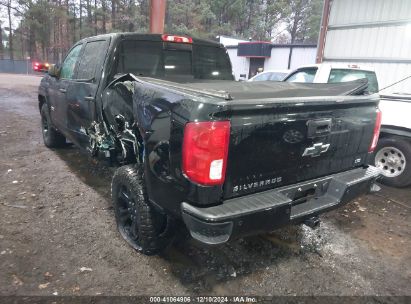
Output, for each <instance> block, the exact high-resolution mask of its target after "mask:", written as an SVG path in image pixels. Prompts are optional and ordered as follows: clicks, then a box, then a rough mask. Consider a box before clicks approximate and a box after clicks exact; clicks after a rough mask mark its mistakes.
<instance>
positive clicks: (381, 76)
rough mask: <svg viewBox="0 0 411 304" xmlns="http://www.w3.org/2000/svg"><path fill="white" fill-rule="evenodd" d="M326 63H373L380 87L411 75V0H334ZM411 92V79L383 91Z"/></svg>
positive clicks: (326, 47) (326, 43) (368, 64)
mask: <svg viewBox="0 0 411 304" xmlns="http://www.w3.org/2000/svg"><path fill="white" fill-rule="evenodd" d="M323 61H325V62H347V63H350V64H358V65H366V66H371V67H373V68H374V69H375V71H376V73H377V78H378V82H379V86H380V88H383V87H386V86H388V85H390V84H392V83H394V82H396V81H398V80H400V79H402V78H404V77H406V76H408V75H411V0H333V1H331V10H330V16H329V26H328V31H327V35H326V40H325V47H324V58H323ZM396 92H401V93H410V94H411V79H408V80H406V81H404V82H402V83H400V84H397V85H395V86H393V87H391V88H388V89H386V90H383V91H382V92H381V94H392V93H396Z"/></svg>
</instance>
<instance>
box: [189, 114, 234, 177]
mask: <svg viewBox="0 0 411 304" xmlns="http://www.w3.org/2000/svg"><path fill="white" fill-rule="evenodd" d="M229 140H230V122H229V121H214V122H210V121H208V122H189V123H187V124H186V126H185V129H184V140H183V163H182V165H183V172H184V174H185V175H186V176H187V177H188V178H189V179H190V180H191V181H193V182H195V183H198V184H201V185H222V184H223V183H224V178H225V170H226V167H227V154H228V143H229Z"/></svg>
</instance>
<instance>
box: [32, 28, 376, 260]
mask: <svg viewBox="0 0 411 304" xmlns="http://www.w3.org/2000/svg"><path fill="white" fill-rule="evenodd" d="M366 92H367V83H366V82H364V81H356V82H351V83H336V84H296V83H284V82H278V83H275V82H235V81H234V80H233V76H232V69H231V64H230V60H229V57H228V55H227V52H226V50H225V49H224V47H222V46H221V45H220V44H218V43H215V42H211V41H207V40H201V39H195V38H191V37H187V36H176V35H154V34H150V35H149V34H135V33H117V34H109V35H101V36H96V37H91V38H87V39H83V40H81V41H79V42H78V43H77V44H75V45H74V46H73V47H72V48H71V50H70V51H69V53H68V55H67V57H66V58H65V59H64V62H63V63H62V64H61V65H60V66H59V65H56V66H52V67H51V68H50V70H49V73H48V74H47V75H46V76H45V77H44V78H43V79H42V81H41V84H40V88H39V94H38V99H39V109H40V112H41V121H42V131H43V138H44V143H45V145H46V146H48V147H51V148H55V147H59V146H62V145H64V144H65V143H66V139H67V140H68V141H70V142H72V143H74V144H75V145H77V146H79V147H80V148H81V149H82V150H83V151H87V152H88V153H90V154H91V155H92V156H94V157H98V158H100V159H105V160H107V161H108V162H109V163H110V164H111V165H113V166H116V167H118V168H117V169H116V172H115V174H114V177H113V181H112V200H113V204H114V210H115V215H116V220H117V224H118V228H119V231H120V233H121V235H122V236H123V237H124V239H125V240H126V241H127V242H128V243H129V244H130V245H131V246H132V247H133V248H135V249H136V250H138V251H140V252H143V253H145V254H155V253H157V252H159V251H160V250H162V249H163V248H164V247H165V246H166V245H167V244H168V243H169V242H170V240H172V236H173V232H174V231H175V228H174V227H175V224H176V223H178V222H180V223H181V222H184V224H185V226H186V227H187V229H188V230H189V232H190V234H191V236H192V237H193V238H195V239H197V240H198V241H200V242H203V243H206V244H220V243H224V242H226V241H228V240H230V239H233V238H237V237H241V236H245V235H250V234H256V233H262V232H267V231H272V230H274V229H275V228H277V227H281V226H284V225H287V224H289V223H301V222H303V221H305V222H306V223H311V225H314V224H315V223H316V222H317V220H316V219H317V217H316V216H317V215H318V214H320V213H322V212H324V211H327V210H330V209H333V208H336V207H338V206H341V205H343V204H345V203H347V202H349V201H350V200H352V199H353V198H355V197H356V196H358V195H361V194H364V193H367V192H369V191H370V190H372V189H374V186H373V185H374V182H375V180H376V178H377V177H378V176H379V170H378V169H376V168H374V167H372V166H369V165H368V162H369V160H370V159H371V154H372V152H373V150H374V148H375V146H376V144H377V140H378V135H379V129H380V122H381V113H380V111H379V109H378V103H379V97H378V95H367V94H366ZM181 220H182V221H181Z"/></svg>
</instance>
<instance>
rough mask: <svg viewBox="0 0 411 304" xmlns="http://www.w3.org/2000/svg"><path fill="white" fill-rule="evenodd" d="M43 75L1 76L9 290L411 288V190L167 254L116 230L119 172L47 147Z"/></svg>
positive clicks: (0, 206)
mask: <svg viewBox="0 0 411 304" xmlns="http://www.w3.org/2000/svg"><path fill="white" fill-rule="evenodd" d="M39 81H40V78H39V77H35V76H17V75H6V74H0V151H1V158H0V185H1V191H0V214H1V217H0V295H52V294H54V295H56V294H58V295H100V294H101V295H188V294H203V295H204V294H213V295H237V294H252V295H411V284H410V282H411V250H410V249H411V238H410V236H411V229H410V223H411V221H410V220H411V211H410V208H411V189H410V188H407V189H393V188H388V187H383V189H382V191H381V192H379V193H378V194H372V195H367V196H363V197H360V198H359V199H357V200H356V201H353V202H351V203H350V204H348V205H346V206H345V207H343V208H342V209H339V210H336V211H333V212H330V213H328V214H326V215H323V216H322V223H321V226H320V228H318V229H316V230H311V229H309V228H307V227H305V226H295V227H287V228H284V229H281V230H277V231H275V232H274V233H272V234H267V235H261V236H257V237H250V238H246V239H241V240H238V241H235V242H231V243H229V244H226V245H224V246H218V247H205V246H202V245H200V244H198V243H196V242H195V241H193V240H191V239H189V238H183V237H180V238H178V239H177V240H176V242H175V244H174V245H173V246H171V248H169V249H168V250H167V251H166V252H165V253H164V254H162V255H161V256H154V257H146V256H143V255H141V254H138V253H137V252H135V251H133V250H132V249H131V248H130V247H129V246H128V245H126V244H125V242H124V241H123V240H122V239H121V237H120V235H119V233H118V232H117V230H116V227H115V222H114V214H113V210H112V208H111V203H110V179H111V177H112V174H113V170H112V169H110V168H105V167H103V166H102V165H101V164H99V163H97V162H95V161H92V160H89V159H88V158H87V156H86V155H83V154H80V152H79V151H78V150H77V149H76V148H75V147H73V146H69V147H67V148H64V149H61V150H50V149H47V148H46V147H45V146H44V145H43V143H42V138H41V132H40V123H39V122H40V116H39V111H38V105H37V85H38V83H39Z"/></svg>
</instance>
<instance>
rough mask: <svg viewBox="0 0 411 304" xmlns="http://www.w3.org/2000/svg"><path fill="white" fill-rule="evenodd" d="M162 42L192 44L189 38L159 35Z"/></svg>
mask: <svg viewBox="0 0 411 304" xmlns="http://www.w3.org/2000/svg"><path fill="white" fill-rule="evenodd" d="M161 38H162V39H163V41H168V42H177V43H193V39H192V38H191V37H186V36H176V35H167V34H164V35H161Z"/></svg>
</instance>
